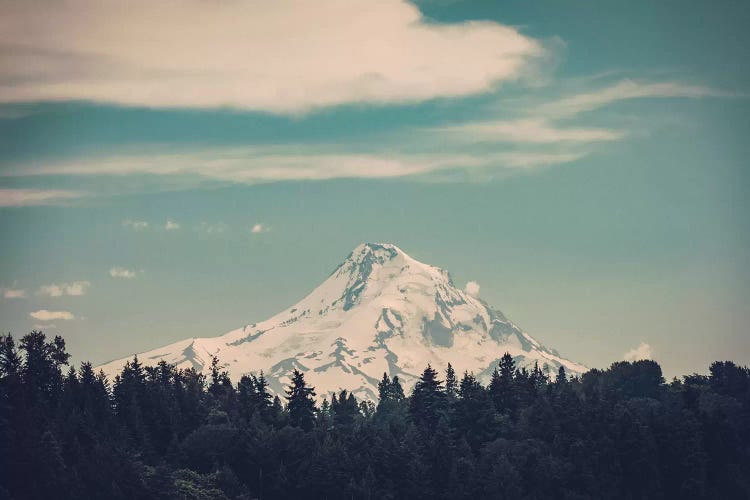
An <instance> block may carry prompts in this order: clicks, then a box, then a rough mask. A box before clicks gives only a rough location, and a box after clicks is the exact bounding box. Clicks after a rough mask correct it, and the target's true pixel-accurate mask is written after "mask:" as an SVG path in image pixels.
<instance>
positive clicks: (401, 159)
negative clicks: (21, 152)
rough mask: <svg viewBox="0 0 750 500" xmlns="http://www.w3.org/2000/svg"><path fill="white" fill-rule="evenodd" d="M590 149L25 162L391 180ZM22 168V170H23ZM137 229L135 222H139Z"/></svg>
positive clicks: (55, 167) (107, 170) (242, 152)
mask: <svg viewBox="0 0 750 500" xmlns="http://www.w3.org/2000/svg"><path fill="white" fill-rule="evenodd" d="M586 154H587V152H585V151H573V152H571V151H565V150H564V151H509V152H508V151H503V152H485V153H481V154H467V153H462V152H450V151H448V152H446V151H441V152H435V153H398V152H374V153H352V152H348V151H345V150H344V151H342V150H338V149H334V148H333V147H328V148H324V147H318V148H315V147H312V148H309V149H302V150H301V149H300V147H299V146H294V145H293V146H287V147H276V146H266V147H252V146H246V147H214V148H203V149H200V150H194V151H190V150H188V151H184V152H182V153H180V154H174V153H164V152H160V151H151V152H147V153H142V154H136V153H134V154H121V155H112V156H109V157H107V158H89V159H79V160H77V161H74V162H66V161H64V162H60V163H47V164H44V165H31V166H25V167H23V171H24V172H25V174H27V175H42V174H49V175H54V174H62V175H123V174H136V173H150V174H157V175H176V174H192V175H197V176H200V177H202V178H205V179H213V180H218V181H229V182H236V183H243V184H259V183H267V182H277V181H294V180H327V179H338V178H364V179H388V178H397V177H407V176H423V175H428V174H433V173H436V172H441V171H445V170H451V169H466V170H469V169H485V168H490V169H504V168H511V169H514V168H531V167H538V166H544V165H552V164H558V163H567V162H570V161H573V160H576V159H578V158H581V157H582V156H585V155H586ZM18 173H19V174H20V173H21V172H20V171H19V172H18ZM123 224H124V225H127V226H132V225H134V224H137V226H136V227H137V228H139V229H145V228H146V227H148V223H147V222H145V221H124V222H123ZM134 228H135V227H134ZM196 229H198V230H201V231H205V232H213V233H218V232H224V231H225V230H227V229H228V227H227V226H226V225H224V224H222V223H217V224H208V223H206V222H203V223H201V224H200V225H199V226H197V227H196Z"/></svg>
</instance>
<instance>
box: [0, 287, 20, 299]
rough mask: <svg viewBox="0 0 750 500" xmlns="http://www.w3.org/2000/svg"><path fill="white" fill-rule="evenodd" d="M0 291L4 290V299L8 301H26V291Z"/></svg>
mask: <svg viewBox="0 0 750 500" xmlns="http://www.w3.org/2000/svg"><path fill="white" fill-rule="evenodd" d="M0 290H2V292H3V297H4V298H6V299H25V298H26V290H21V289H18V288H2V289H0Z"/></svg>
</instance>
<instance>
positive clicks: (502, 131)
mask: <svg viewBox="0 0 750 500" xmlns="http://www.w3.org/2000/svg"><path fill="white" fill-rule="evenodd" d="M427 131H428V132H431V133H435V132H437V133H441V134H443V135H444V136H446V137H447V138H448V139H450V140H460V141H467V140H468V141H491V142H511V143H520V144H555V143H591V142H602V141H614V140H617V139H620V138H622V137H623V136H624V135H625V134H624V132H622V131H619V130H611V129H603V128H591V127H561V126H557V125H555V124H553V123H551V122H549V121H548V120H545V119H543V118H525V119H518V120H504V121H484V122H468V123H462V124H458V125H452V126H447V127H435V128H431V129H427Z"/></svg>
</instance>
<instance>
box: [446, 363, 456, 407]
mask: <svg viewBox="0 0 750 500" xmlns="http://www.w3.org/2000/svg"><path fill="white" fill-rule="evenodd" d="M445 394H447V395H448V397H451V398H455V397H456V396H457V395H458V381H457V380H456V372H455V371H454V370H453V367H452V366H451V364H450V363H448V368H447V369H446V370H445Z"/></svg>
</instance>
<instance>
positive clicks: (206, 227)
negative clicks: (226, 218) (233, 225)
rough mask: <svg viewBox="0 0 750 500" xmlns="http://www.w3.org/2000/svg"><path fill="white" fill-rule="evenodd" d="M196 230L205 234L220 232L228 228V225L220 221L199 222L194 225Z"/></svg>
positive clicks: (224, 231)
mask: <svg viewBox="0 0 750 500" xmlns="http://www.w3.org/2000/svg"><path fill="white" fill-rule="evenodd" d="M195 229H196V231H199V232H201V233H206V234H222V233H226V232H227V231H228V230H229V226H228V225H227V224H225V223H223V222H221V221H219V222H217V223H215V224H210V223H208V222H201V223H200V224H198V225H197V226H196V227H195Z"/></svg>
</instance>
